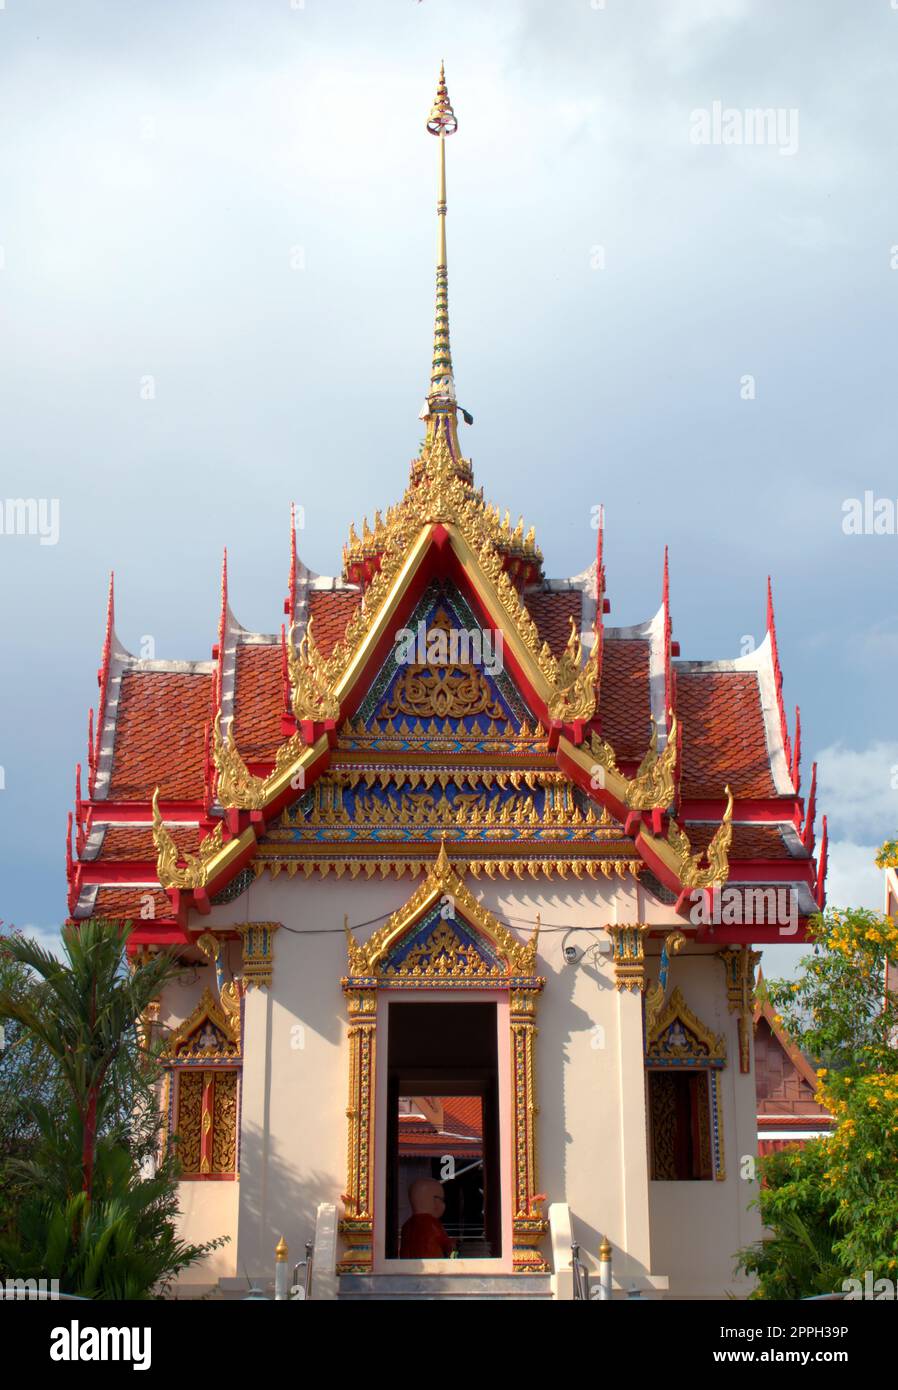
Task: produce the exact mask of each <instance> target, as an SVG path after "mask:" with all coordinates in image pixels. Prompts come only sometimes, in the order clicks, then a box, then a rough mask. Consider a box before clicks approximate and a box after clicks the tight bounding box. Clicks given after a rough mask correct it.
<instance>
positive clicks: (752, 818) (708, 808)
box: [678, 796, 804, 827]
mask: <svg viewBox="0 0 898 1390" xmlns="http://www.w3.org/2000/svg"><path fill="white" fill-rule="evenodd" d="M725 810H726V799H725V798H724V797H721V798H720V799H719V800H718V799H716V798H715V799H712V800H708V801H699V800H691V799H689V798H684V799H683V801H682V802H681V803H680V806H679V816H678V820H679V821H680V822H681V823H685V822H686V821H697V820H708V821H717V822H718V824H719V822H720V821H721V820H723V813H724V811H725ZM803 814H804V802H803V800H802V798H801V797H792V796H782V797H773V796H771V797H763V798H760V799H758V800H755V799H751V798H749V799H746V800H745V801H734V802H733V820H734V821H735V822H737V823H738V822H739V821H742V822H745V823H750V824H752V825H756V824H765V823H767V824H776V823H777V822H779V823H780V824H785V823H789V824H791V825H794V826H796V827H798V826H799V825H800V824H801V819H802V815H803Z"/></svg>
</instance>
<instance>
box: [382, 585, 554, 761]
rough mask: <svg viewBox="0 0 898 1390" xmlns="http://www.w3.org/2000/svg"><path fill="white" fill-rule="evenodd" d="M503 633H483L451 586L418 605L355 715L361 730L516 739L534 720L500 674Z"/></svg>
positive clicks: (434, 589)
mask: <svg viewBox="0 0 898 1390" xmlns="http://www.w3.org/2000/svg"><path fill="white" fill-rule="evenodd" d="M503 656H504V653H503V649H502V634H501V633H498V632H494V631H492V630H490V629H485V628H483V627H482V625H481V624H480V623H479V622H478V621H477V619H476V618H475V616H474V614H473V613H472V611H471V609H470V607H469V606H468V604H467V602H466V601H465V600H464V598H463V597H462V596H461V594H460V593H459V592H458V590H457V589H456V588H455V587H454V586H452V585H446V584H440V583H436V582H435V583H433V584H431V585H430V586H429V587H428V589H427V591H426V592H425V593H424V595H423V596H422V598H421V599H420V601H419V602H418V604H417V606H416V608H415V611H414V613H413V614H412V616H411V618H410V619H409V620H408V624H407V626H406V628H405V629H403V630H401V633H399V634H397V637H396V641H395V642H394V644H393V646H392V648H391V649H390V653H389V655H388V657H387V659H386V661H385V662H384V665H383V666H382V667H381V670H380V672H379V673H378V676H377V678H376V679H375V681H374V683H373V685H372V687H371V689H370V691H369V692H368V695H367V696H366V698H365V700H364V701H363V703H362V705H361V707H360V709H359V716H358V717H359V718H360V719H361V721H362V722H363V723H364V725H365V726H366V728H370V727H371V725H372V723H374V722H375V721H376V722H377V723H378V724H380V725H383V724H386V723H388V722H392V725H393V726H394V727H396V726H398V725H400V724H401V723H403V722H404V723H405V724H406V725H413V724H415V723H418V722H420V723H421V724H422V725H423V726H425V727H427V728H430V726H431V725H434V724H435V726H436V729H438V730H439V731H440V732H445V733H448V732H453V733H462V732H465V733H469V734H471V733H473V734H477V733H478V732H481V733H483V734H487V733H488V732H490V733H491V734H493V735H495V734H497V733H498V734H502V733H507V734H516V733H517V732H518V731H519V730H520V728H521V725H522V724H524V723H526V722H528V721H529V722H530V724H531V725H532V724H533V723H534V722H535V721H534V718H533V715H532V714H531V713H530V711H529V710H528V708H527V706H526V705H525V703H524V701H523V700H522V698H521V696H520V694H519V692H518V690H517V688H516V687H515V685H514V683H513V682H512V681H511V680H510V679H509V676H508V674H507V673H506V671H505V668H504V660H503Z"/></svg>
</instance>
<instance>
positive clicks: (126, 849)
mask: <svg viewBox="0 0 898 1390" xmlns="http://www.w3.org/2000/svg"><path fill="white" fill-rule="evenodd" d="M168 830H169V834H170V835H171V836H172V839H173V840H174V842H175V844H176V845H177V847H178V853H179V854H195V853H196V851H197V849H198V848H199V843H200V840H201V839H202V834H203V832H201V831H200V829H199V827H198V826H192V825H172V826H169V827H168ZM98 859H99V860H100V861H101V862H103V861H108V862H110V863H120V862H122V861H127V860H144V861H147V860H148V861H151V862H153V863H155V861H156V850H155V847H154V845H153V830H152V826H149V825H110V826H107V829H106V833H105V835H104V836H103V843H102V845H101V847H100V853H99V856H98ZM95 862H96V861H95Z"/></svg>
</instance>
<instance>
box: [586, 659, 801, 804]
mask: <svg viewBox="0 0 898 1390" xmlns="http://www.w3.org/2000/svg"><path fill="white" fill-rule="evenodd" d="M677 714H678V715H679V717H680V720H681V722H682V727H683V770H682V778H681V782H680V794H681V796H685V797H692V798H699V797H720V796H722V795H723V789H724V786H725V785H726V783H729V785H730V787H731V788H732V791H733V795H734V796H736V797H767V796H775V795H776V788H775V786H774V784H773V777H772V775H771V772H770V759H769V756H768V753H767V738H766V735H765V732H764V716H763V714H762V711H761V696H760V692H759V690H758V680H757V677H756V675H755V674H754V672H752V671H680V672H678V674H677ZM612 742H613V740H612Z"/></svg>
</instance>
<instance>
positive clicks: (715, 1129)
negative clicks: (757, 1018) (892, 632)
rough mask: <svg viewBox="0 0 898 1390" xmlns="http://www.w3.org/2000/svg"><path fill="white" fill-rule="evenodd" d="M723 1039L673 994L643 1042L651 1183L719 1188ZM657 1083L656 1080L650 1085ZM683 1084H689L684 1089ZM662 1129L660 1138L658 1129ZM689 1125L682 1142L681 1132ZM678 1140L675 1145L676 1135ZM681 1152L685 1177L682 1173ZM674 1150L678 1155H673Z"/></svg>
mask: <svg viewBox="0 0 898 1390" xmlns="http://www.w3.org/2000/svg"><path fill="white" fill-rule="evenodd" d="M726 1060H727V1055H726V1039H725V1038H724V1037H723V1036H722V1035H720V1034H715V1033H714V1032H713V1031H712V1030H711V1029H710V1028H708V1027H706V1025H705V1024H704V1023H702V1021H701V1020H700V1019H699V1018H698V1017H697V1016H696V1015H695V1014H694V1013H693V1012H692V1010H691V1009H690V1008H689V1006H688V1005H687V1003H686V1000H685V999H684V997H683V994H682V991H681V990H680V989H679V988H677V989H675V990H674V991H673V993H672V994H671V996H670V998H669V1000H668V1001H667V1003H666V1004H665V1005H664V1007H663V1008H662V1010H661V1012H660V1013H659V1014H658V1016H657V1017H656V1018H655V1019H654V1020H653V1021H652V1024H651V1026H650V1028H649V1030H648V1033H647V1036H646V1040H645V1070H646V1090H647V1100H646V1108H647V1114H648V1130H649V1135H648V1138H649V1159H650V1165H651V1173H650V1176H651V1178H652V1179H653V1180H654V1181H656V1182H683V1181H693V1182H703V1181H709V1180H714V1181H716V1182H723V1181H724V1179H725V1178H726V1165H725V1157H724V1140H723V1107H722V1104H721V1095H720V1073H721V1071H722V1070H723V1068H724V1067H725V1066H726ZM656 1078H657V1079H656ZM683 1078H690V1080H689V1081H688V1082H687V1083H686V1084H685V1085H684V1084H682V1079H683ZM662 1122H663V1123H665V1124H666V1125H667V1126H668V1133H667V1134H665V1135H664V1136H663V1137H662V1131H661V1128H660V1126H661V1124H662ZM687 1124H688V1125H689V1127H690V1133H689V1135H688V1136H685V1138H684V1137H683V1135H682V1131H683V1128H684V1126H685V1125H687ZM678 1133H679V1134H680V1137H681V1138H682V1139H683V1143H682V1144H680V1143H678V1140H677V1134H678ZM682 1149H686V1150H688V1152H689V1162H688V1166H689V1167H690V1172H688V1173H686V1172H684V1171H682V1169H683V1167H684V1166H686V1165H684V1162H683V1157H682ZM678 1150H680V1152H678Z"/></svg>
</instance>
